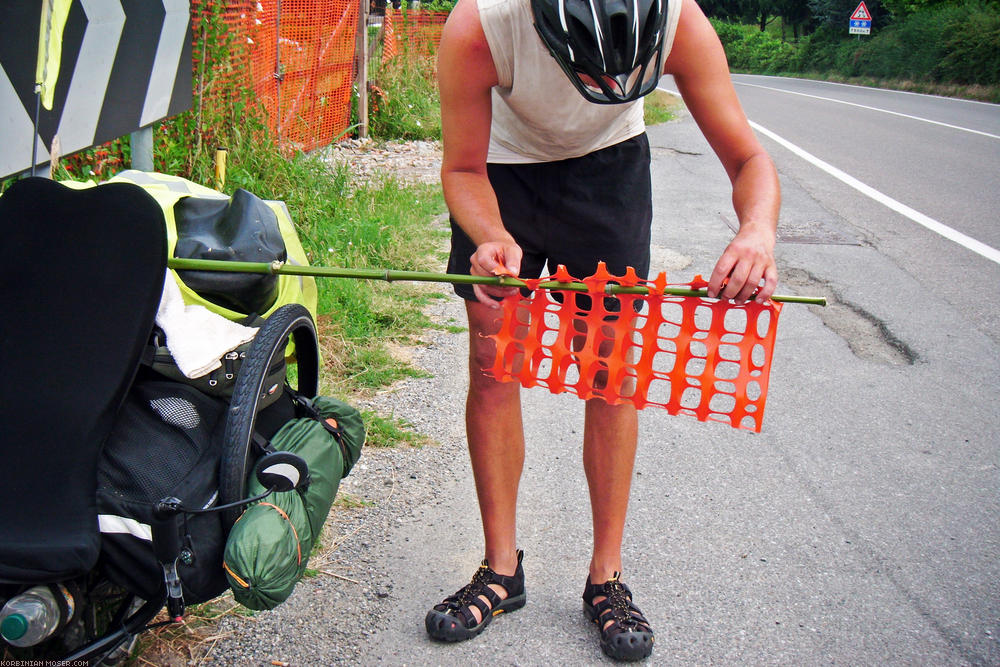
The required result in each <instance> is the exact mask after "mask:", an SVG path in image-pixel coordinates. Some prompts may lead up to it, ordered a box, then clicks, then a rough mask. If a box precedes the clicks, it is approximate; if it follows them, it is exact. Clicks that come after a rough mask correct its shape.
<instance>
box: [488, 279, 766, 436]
mask: <svg viewBox="0 0 1000 667" xmlns="http://www.w3.org/2000/svg"><path fill="white" fill-rule="evenodd" d="M551 280H555V281H558V282H561V283H577V284H581V283H582V284H583V285H585V286H586V292H584V294H585V295H586V297H585V298H584V299H582V300H581V299H580V296H578V295H579V294H580V293H578V292H575V291H569V290H558V289H555V290H548V289H537V287H538V285H539V284H541V283H543V282H548V281H551ZM525 282H526V283H528V286H529V288H530V289H532V290H533V291H532V292H531V294H530V296H529V297H527V298H524V297H521V296H520V295H514V296H511V297H507V298H506V299H504V300H503V302H502V304H501V305H502V308H503V314H504V317H503V323H502V324H501V326H500V330H499V331H498V332H497V333H496V334H494V335H492V336H490V338H492V339H493V340H494V342H495V343H496V357H495V359H494V363H493V365H492V366H491V367H490V368H487V369H484V372H485V373H486V374H488V375H491V376H492V377H494V378H496V379H497V380H500V381H514V382H520V383H521V385H522V386H524V387H535V386H542V387H547V388H548V389H549V391H550V392H552V393H553V394H558V393H562V392H569V393H573V394H576V395H578V396H579V397H580V398H583V399H589V398H601V399H602V400H604V401H605V402H607V403H610V404H612V405H614V404H619V403H632V404H633V405H635V406H636V408H640V409H641V408H644V407H647V406H651V407H659V408H663V409H665V410H667V411H668V412H669V413H670V414H674V415H676V414H681V415H689V416H692V417H695V418H696V419H698V420H700V421H719V422H723V423H726V424H729V425H730V426H732V427H734V428H740V429H747V430H750V431H755V432H759V431H760V429H761V425H762V422H763V418H764V404H765V402H766V400H767V386H768V378H769V376H770V369H771V359H772V357H773V353H774V342H775V335H776V332H777V328H778V315H779V314H780V313H781V304H779V303H775V302H770V303H768V304H766V305H762V304H758V303H755V302H750V303H746V304H734V303H730V302H728V301H724V300H718V299H708V298H703V297H692V296H672V295H670V294H666V293H664V290H665V288H667V287H668V284H667V279H666V275H665V274H663V273H661V274H659V276H657V278H656V279H655V280H653V281H646V280H641V279H639V278H638V277H637V276H636V274H635V271H633V270H632V269H631V268H629V270H628V271H627V273H626V275H624V276H613V275H611V274H610V273H608V271H607V269H606V267H605V266H604V264H603V263H601V264H600V265H599V266H598V269H597V272H596V273H595V274H594V275H593V276H589V277H587V278H584V279H582V280H577V279H576V278H573V277H572V276H570V275H569V274H568V273H567V272H566V269H565V267H562V266H560V267H559V270H558V271H556V274H555V275H554V276H551V277H548V278H541V279H536V280H527V281H525ZM609 284H619V285H623V286H626V287H637V286H638V287H645V288H646V289H647V290H648V291H649V294H641V295H639V294H618V295H615V296H614V297H607V296H605V295H606V294H607V291H606V287H607V286H608V285H609ZM707 285H708V283H707V282H706V281H704V280H703V279H702V278H701V276H696V277H695V280H694V281H693V282H692V283H691V284H690V285H686V286H685V287H690V288H691V289H703V288H704V287H706V286H707ZM670 287H677V286H674V285H671V286H670Z"/></svg>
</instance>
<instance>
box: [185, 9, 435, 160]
mask: <svg viewBox="0 0 1000 667" xmlns="http://www.w3.org/2000/svg"><path fill="white" fill-rule="evenodd" d="M209 1H210V0H202V2H205V3H207V2H209ZM198 4H199V3H198V2H195V3H193V8H192V16H193V18H196V17H197V14H198V11H199V10H198V9H197V8H196V5H198ZM358 11H359V3H358V2H357V0H353V1H352V0H240V1H237V2H229V3H227V5H226V10H225V21H226V24H227V25H228V26H229V29H230V31H231V34H233V35H234V36H235V38H236V41H237V42H238V43H239V44H240V45H241V46H242V45H243V44H244V43H245V49H244V48H241V49H240V51H241V53H239V54H237V55H236V56H235V57H234V60H233V62H232V63H231V70H230V72H231V74H230V77H232V80H231V82H232V84H234V85H235V84H237V83H242V84H243V85H247V86H249V87H250V88H251V89H252V91H253V95H254V98H255V100H256V101H257V103H259V104H260V105H261V106H262V107H263V109H264V111H265V112H266V116H267V118H268V120H269V123H270V126H271V130H272V131H273V132H274V134H275V136H276V137H278V140H279V141H280V142H281V144H282V145H283V146H286V147H289V148H295V149H299V150H303V151H309V150H312V149H315V148H319V147H322V146H326V145H329V144H331V143H333V142H334V141H335V140H336V139H338V138H339V137H340V136H342V135H343V134H344V133H346V132H347V131H348V129H349V127H350V123H351V109H352V105H353V95H354V85H355V80H356V78H357V64H358V59H357V28H358ZM447 17H448V14H447V13H442V12H425V11H422V10H419V9H408V10H403V11H401V10H397V9H392V8H391V7H390V8H389V9H387V11H386V15H385V18H384V20H383V30H382V31H381V33H380V34H381V36H382V38H383V39H384V46H383V49H382V62H383V63H385V62H387V61H388V60H389V59H391V58H392V57H398V56H408V55H412V54H419V55H429V54H433V53H434V52H435V51H436V48H437V43H438V41H439V40H440V38H441V29H442V27H443V26H444V21H445V20H446V19H447ZM198 38H199V35H198V33H197V29H195V40H196V41H197V39H198ZM196 67H197V64H196ZM241 78H242V81H240V79H241Z"/></svg>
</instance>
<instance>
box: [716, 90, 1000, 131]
mask: <svg viewBox="0 0 1000 667" xmlns="http://www.w3.org/2000/svg"><path fill="white" fill-rule="evenodd" d="M733 83H734V84H736V85H737V86H749V87H751V88H763V89H764V90H773V91H776V92H779V93H787V94H788V95H799V96H801V97H811V98H812V99H814V100H823V101H824V102H835V103H837V104H846V105H847V106H849V107H857V108H859V109H868V110H869V111H878V112H880V113H887V114H890V115H892V116H900V117H901V118H909V119H910V120H919V121H921V122H923V123H930V124H932V125H940V126H941V127H947V128H949V129H952V130H960V131H962V132H971V133H972V134H978V135H981V136H984V137H989V138H990V139H1000V136H998V135H996V134H990V133H989V132H982V131H980V130H973V129H970V128H968V127H962V126H960V125H952V124H950V123H942V122H941V121H939V120H931V119H929V118H922V117H920V116H911V115H910V114H905V113H899V112H898V111H889V110H888V109H880V108H878V107H870V106H867V105H865V104H857V103H855V102H845V101H844V100H838V99H836V98H833V97H823V96H821V95H810V94H809V93H800V92H798V91H795V90H786V89H784V88H774V87H772V86H762V85H760V84H759V83H744V82H743V81H733Z"/></svg>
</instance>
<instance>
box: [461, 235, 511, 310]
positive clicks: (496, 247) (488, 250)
mask: <svg viewBox="0 0 1000 667" xmlns="http://www.w3.org/2000/svg"><path fill="white" fill-rule="evenodd" d="M521 256H522V251H521V246H519V245H517V244H516V243H514V241H513V239H512V240H510V241H505V242H499V241H489V242H487V243H483V244H481V245H479V247H477V248H476V252H474V253H473V254H472V257H470V258H469V259H470V262H471V264H472V267H471V268H470V269H469V273H470V274H472V275H474V276H499V275H510V276H517V275H518V274H519V273H520V272H521ZM517 289H518V288H517V287H494V286H492V285H473V286H472V291H473V292H475V293H476V298H477V299H479V302H480V303H482V304H484V305H486V306H489V307H490V308H499V307H500V304H499V303H497V301H496V299H497V298H500V299H502V298H504V297H506V296H509V295H511V294H513V293H514V292H516V291H517ZM494 297H495V298H494Z"/></svg>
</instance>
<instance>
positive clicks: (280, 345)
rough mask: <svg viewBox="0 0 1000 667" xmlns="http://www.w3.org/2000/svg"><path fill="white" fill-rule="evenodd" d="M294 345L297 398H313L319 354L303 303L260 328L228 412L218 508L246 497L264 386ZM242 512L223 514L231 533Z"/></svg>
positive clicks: (287, 308) (282, 310) (284, 310)
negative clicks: (280, 356)
mask: <svg viewBox="0 0 1000 667" xmlns="http://www.w3.org/2000/svg"><path fill="white" fill-rule="evenodd" d="M289 337H291V339H292V340H293V341H294V343H295V358H296V365H297V367H298V382H297V385H298V386H297V389H296V390H297V391H298V393H300V394H302V395H304V396H307V397H309V398H312V397H314V396H315V395H316V392H317V390H318V386H319V352H318V345H317V341H316V326H315V324H314V323H313V319H312V315H310V314H309V311H308V310H306V309H305V308H304V307H303V306H301V305H299V304H289V305H286V306H282V307H281V308H279V309H278V310H276V311H275V312H274V313H273V314H272V315H271V316H270V317H269V318H267V321H266V322H265V323H264V325H263V326H261V328H260V331H258V332H257V335H256V336H255V337H254V342H253V343H252V344H251V345H250V349H249V350H248V351H247V356H246V359H245V360H244V362H243V365H242V366H241V367H240V371H239V375H238V376H237V378H236V384H235V386H234V389H233V397H232V400H231V402H230V405H229V409H228V410H227V411H226V425H225V429H224V431H223V438H222V460H221V462H220V471H219V503H220V504H227V503H235V502H238V501H240V500H242V499H243V498H245V497H246V487H247V479H248V476H249V474H250V473H251V472H252V463H253V462H252V460H251V458H252V457H251V452H252V441H253V430H254V425H255V424H256V421H257V414H258V412H259V411H260V408H259V404H260V399H261V397H262V396H263V394H264V391H265V387H264V382H265V380H266V379H267V371H268V369H269V368H270V367H271V364H272V361H273V360H274V359H275V355H278V354H284V353H285V349H286V347H287V345H288V339H289ZM242 512H243V506H237V507H233V508H231V509H226V510H222V512H221V513H222V522H223V527H224V529H225V531H226V533H228V532H229V529H230V528H232V525H233V524H234V523H236V520H237V519H238V518H239V517H240V514H241V513H242Z"/></svg>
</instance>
